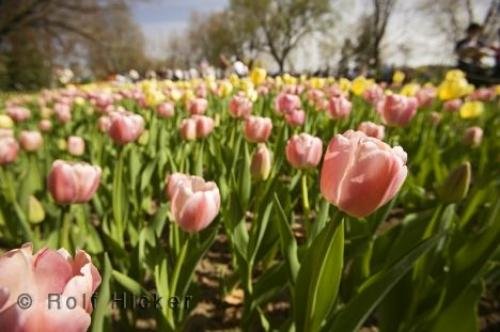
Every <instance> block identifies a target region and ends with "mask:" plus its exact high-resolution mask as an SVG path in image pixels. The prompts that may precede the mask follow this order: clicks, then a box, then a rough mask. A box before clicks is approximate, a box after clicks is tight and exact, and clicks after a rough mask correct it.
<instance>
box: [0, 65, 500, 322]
mask: <svg viewBox="0 0 500 332" xmlns="http://www.w3.org/2000/svg"><path fill="white" fill-rule="evenodd" d="M397 77H399V78H401V74H398V76H397ZM397 77H395V81H394V83H393V84H392V85H391V86H387V85H384V84H382V83H381V84H377V83H375V82H374V81H372V80H369V79H366V78H363V77H359V78H356V79H355V80H353V81H352V82H350V81H348V80H345V79H339V80H335V79H332V78H330V79H323V78H309V79H307V78H303V77H301V78H296V77H292V76H289V75H285V76H283V77H277V78H269V77H266V73H265V71H263V70H262V69H259V68H256V69H255V70H253V71H252V73H251V75H250V77H248V78H237V77H231V78H230V79H227V80H221V81H216V80H214V79H212V78H206V79H203V80H201V79H200V80H193V81H181V82H170V81H144V82H140V83H137V84H133V85H110V84H93V85H87V86H79V87H67V88H65V89H61V90H47V91H42V92H41V93H39V94H37V95H34V96H21V97H13V98H11V99H8V100H6V101H5V105H4V110H5V112H3V113H2V114H0V128H1V129H0V172H1V173H0V176H1V179H2V181H1V184H0V198H1V200H0V247H3V248H6V249H7V248H16V247H20V249H13V250H11V251H8V252H6V253H4V254H3V255H2V256H0V330H1V331H3V330H8V331H11V330H12V331H37V329H38V327H39V326H41V325H43V326H46V328H47V329H48V330H51V331H63V330H64V331H86V330H87V329H89V328H92V330H93V331H102V330H110V329H112V328H120V329H125V330H126V329H134V328H135V327H136V324H137V322H138V321H140V320H143V319H145V318H147V317H154V318H155V319H154V328H156V329H158V330H162V331H163V330H165V331H167V330H171V331H173V330H179V329H183V328H187V326H188V325H186V324H189V320H190V312H189V310H187V309H188V308H185V307H182V308H177V309H175V310H173V309H172V308H169V307H168V306H167V305H163V306H161V308H159V309H155V308H152V309H151V310H149V311H141V312H139V311H137V310H133V309H132V308H130V307H129V308H127V307H122V308H118V309H117V308H114V309H115V311H116V310H118V313H116V312H113V310H111V308H110V306H109V303H110V299H111V298H112V295H111V294H112V292H117V291H126V292H129V293H132V294H134V295H137V296H139V295H145V294H146V295H150V294H152V293H155V294H157V295H158V296H160V297H161V298H163V299H168V298H171V297H173V296H175V297H185V296H188V295H190V294H199V292H198V291H197V289H199V287H200V284H199V283H197V282H196V279H197V278H196V273H195V270H196V269H197V265H198V263H199V261H200V260H201V259H202V258H203V257H205V255H206V253H207V251H208V250H209V249H210V248H211V246H212V245H213V244H214V242H216V241H219V240H220V237H221V236H224V237H226V238H227V240H228V242H227V246H228V248H227V250H229V252H230V253H231V262H230V268H231V270H232V271H233V272H232V274H231V276H230V277H228V278H221V280H219V282H220V283H221V285H222V284H224V285H225V287H223V288H224V290H221V294H220V296H221V297H224V296H225V295H227V294H228V293H231V292H232V291H234V290H236V289H240V290H242V291H243V293H244V305H243V308H242V318H241V325H242V326H243V327H244V328H245V329H253V328H259V329H265V330H270V329H273V328H278V327H279V328H282V329H284V330H293V329H294V330H296V331H320V330H325V331H331V330H334V331H355V330H357V329H359V328H360V327H361V326H362V325H363V324H364V323H365V322H366V320H367V318H369V317H372V318H375V319H376V322H377V323H376V324H377V326H378V327H379V329H380V330H383V331H449V330H454V329H455V330H463V328H464V324H469V325H467V328H469V329H468V331H469V330H470V331H472V330H475V329H476V325H477V304H478V301H479V298H480V297H481V295H482V293H483V285H484V284H486V286H487V287H490V286H491V285H497V286H498V284H494V283H493V284H490V283H491V282H492V281H491V280H492V276H494V275H496V274H498V272H499V269H498V265H495V264H494V262H495V261H498V252H496V251H495V250H496V246H497V243H498V241H499V240H500V222H499V220H500V217H499V216H498V214H499V209H500V204H499V202H498V200H497V199H496V198H497V197H498V193H499V189H500V182H499V181H498V179H499V176H498V175H499V173H498V162H499V161H500V160H499V159H498V156H499V152H500V143H499V142H500V141H499V138H500V137H499V136H500V132H499V130H500V123H499V117H498V116H497V113H498V102H499V99H498V97H497V96H498V87H496V88H495V87H489V88H479V89H474V87H472V86H471V85H469V84H468V83H467V81H466V79H465V77H464V75H463V73H461V72H459V71H450V72H449V73H448V74H447V75H446V77H445V79H444V80H443V82H441V83H440V84H439V85H438V86H437V87H436V86H433V85H432V84H430V83H428V84H426V85H424V86H421V85H419V84H416V83H410V84H403V82H402V81H401V79H399V80H398V79H397ZM324 146H325V147H326V150H325V149H324ZM23 243H28V244H24V245H23ZM21 245H22V246H21ZM33 247H34V248H35V249H37V250H38V251H37V252H36V253H35V254H33V249H32V248H33ZM56 248H62V249H60V250H57V251H56V250H55V249H56ZM75 250H76V254H75V256H74V258H72V257H71V255H70V254H69V253H68V252H72V251H75ZM495 254H496V255H497V256H496V257H495ZM96 290H97V292H98V294H99V297H98V300H97V302H96V303H94V306H96V308H93V304H92V303H91V301H90V299H91V298H92V294H94V293H95V292H96ZM53 293H55V294H60V295H61V296H62V297H63V298H65V299H68V298H70V297H72V296H73V297H76V298H77V299H83V300H82V301H79V302H78V304H77V305H78V310H69V308H63V309H62V310H61V308H48V307H47V301H49V300H50V294H53ZM22 294H29V295H31V297H32V300H33V304H32V305H31V307H30V308H29V309H28V310H26V308H22V307H20V305H19V301H18V299H19V296H20V295H22ZM283 294H284V295H283ZM283 296H285V298H286V301H287V302H288V303H289V309H288V310H289V313H290V314H289V315H287V316H288V318H287V319H285V320H279V319H278V320H277V319H276V317H274V316H273V315H272V314H271V313H270V312H269V310H267V309H266V308H267V305H268V304H269V303H272V302H273V301H276V300H277V298H278V297H283ZM201 301H203V298H200V297H197V296H194V299H193V305H196V303H198V302H201ZM92 312H93V314H92ZM457 313H460V315H463V316H462V317H457ZM91 314H92V320H91V316H90V315H91ZM117 317H119V318H117ZM464 322H465V323H464ZM459 328H460V329H459Z"/></svg>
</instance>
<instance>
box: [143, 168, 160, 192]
mask: <svg viewBox="0 0 500 332" xmlns="http://www.w3.org/2000/svg"><path fill="white" fill-rule="evenodd" d="M156 163H157V162H156V160H153V161H152V162H150V163H149V164H147V165H146V167H144V169H143V170H142V174H141V187H140V189H141V190H140V191H141V192H143V191H144V189H146V187H147V186H149V185H151V177H152V176H153V172H154V170H155V168H156Z"/></svg>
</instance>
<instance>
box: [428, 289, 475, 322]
mask: <svg viewBox="0 0 500 332" xmlns="http://www.w3.org/2000/svg"><path fill="white" fill-rule="evenodd" d="M482 292H483V288H482V287H481V284H479V283H477V284H473V285H470V286H469V287H467V289H466V290H465V291H464V292H463V293H462V295H461V296H459V297H458V298H457V299H456V300H455V301H453V303H451V304H450V305H449V306H447V307H446V308H445V310H444V311H443V312H441V313H440V314H439V315H438V317H437V319H436V321H435V322H434V324H433V326H432V328H430V329H426V330H427V331H430V332H447V331H453V332H470V331H478V329H479V328H478V326H479V321H478V316H477V312H476V308H477V305H478V302H479V299H480V298H481V294H482ZM457 318H459V319H457Z"/></svg>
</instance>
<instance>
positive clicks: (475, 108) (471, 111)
mask: <svg viewBox="0 0 500 332" xmlns="http://www.w3.org/2000/svg"><path fill="white" fill-rule="evenodd" d="M483 112H484V104H483V103H482V102H480V101H467V102H465V103H464V104H463V105H462V107H460V117H462V118H463V119H472V118H477V117H478V116H480V115H481V114H483Z"/></svg>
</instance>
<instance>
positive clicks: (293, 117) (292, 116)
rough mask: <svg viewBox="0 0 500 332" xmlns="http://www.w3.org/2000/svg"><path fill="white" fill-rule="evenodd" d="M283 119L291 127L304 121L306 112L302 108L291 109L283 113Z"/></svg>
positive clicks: (300, 124)
mask: <svg viewBox="0 0 500 332" xmlns="http://www.w3.org/2000/svg"><path fill="white" fill-rule="evenodd" d="M285 120H286V122H287V123H288V124H289V125H290V126H292V127H296V126H302V125H303V124H304V122H305V121H306V113H305V112H304V111H303V110H298V109H297V110H293V111H290V112H288V113H285Z"/></svg>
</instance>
